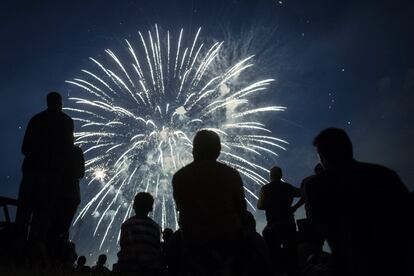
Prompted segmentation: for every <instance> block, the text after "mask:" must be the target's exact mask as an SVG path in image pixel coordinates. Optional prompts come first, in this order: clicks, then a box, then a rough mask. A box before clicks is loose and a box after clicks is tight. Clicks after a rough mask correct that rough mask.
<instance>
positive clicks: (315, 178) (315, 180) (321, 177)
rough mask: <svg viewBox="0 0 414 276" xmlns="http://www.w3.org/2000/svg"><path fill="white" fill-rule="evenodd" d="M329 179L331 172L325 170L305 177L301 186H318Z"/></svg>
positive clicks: (309, 187) (310, 187) (307, 187)
mask: <svg viewBox="0 0 414 276" xmlns="http://www.w3.org/2000/svg"><path fill="white" fill-rule="evenodd" d="M328 180H329V172H328V171H327V170H324V171H322V172H320V173H317V174H314V175H310V176H308V177H306V178H305V179H303V181H302V184H301V187H303V188H305V189H312V188H315V187H317V186H318V185H323V184H324V183H326V182H327V181H328Z"/></svg>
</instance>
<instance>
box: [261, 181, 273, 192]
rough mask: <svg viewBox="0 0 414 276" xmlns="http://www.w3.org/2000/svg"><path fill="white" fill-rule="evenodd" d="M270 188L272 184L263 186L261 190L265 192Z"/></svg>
mask: <svg viewBox="0 0 414 276" xmlns="http://www.w3.org/2000/svg"><path fill="white" fill-rule="evenodd" d="M271 186H272V182H269V183H266V184H264V185H263V186H262V188H261V190H262V192H266V191H267V190H269V189H270V188H271Z"/></svg>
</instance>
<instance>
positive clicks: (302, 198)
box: [292, 163, 323, 213]
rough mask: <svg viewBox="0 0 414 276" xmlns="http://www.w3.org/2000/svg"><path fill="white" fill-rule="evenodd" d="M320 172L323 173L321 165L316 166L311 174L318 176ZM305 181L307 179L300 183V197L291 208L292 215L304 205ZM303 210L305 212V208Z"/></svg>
mask: <svg viewBox="0 0 414 276" xmlns="http://www.w3.org/2000/svg"><path fill="white" fill-rule="evenodd" d="M321 171H323V167H322V165H321V163H318V164H316V166H315V167H314V168H313V172H314V173H315V174H318V173H320V172H321ZM306 180H307V178H305V179H304V180H302V183H301V184H300V193H301V197H300V199H299V200H298V202H296V204H295V205H293V206H292V211H293V213H295V212H296V210H297V209H299V208H300V207H301V206H302V205H304V204H305V196H304V190H305V185H306ZM305 210H306V208H305Z"/></svg>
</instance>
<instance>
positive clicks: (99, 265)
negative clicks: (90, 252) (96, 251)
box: [91, 254, 111, 276]
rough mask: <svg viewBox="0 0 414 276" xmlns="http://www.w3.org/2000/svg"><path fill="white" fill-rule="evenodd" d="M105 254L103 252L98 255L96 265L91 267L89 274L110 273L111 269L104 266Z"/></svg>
mask: <svg viewBox="0 0 414 276" xmlns="http://www.w3.org/2000/svg"><path fill="white" fill-rule="evenodd" d="M106 259H107V257H106V255H105V254H101V255H99V257H98V261H97V262H96V265H94V266H93V267H92V268H91V275H93V276H95V275H106V274H109V273H111V271H110V270H109V268H107V267H106V266H105V264H106Z"/></svg>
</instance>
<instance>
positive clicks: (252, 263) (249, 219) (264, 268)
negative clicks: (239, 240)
mask: <svg viewBox="0 0 414 276" xmlns="http://www.w3.org/2000/svg"><path fill="white" fill-rule="evenodd" d="M246 233H247V239H246V242H247V244H246V245H247V248H248V250H246V253H247V254H246V255H245V258H244V262H245V263H247V264H248V266H247V270H246V271H245V272H246V274H245V275H269V273H270V271H271V267H270V263H271V262H270V254H269V248H268V247H267V245H266V243H265V241H264V239H263V238H262V236H261V235H260V234H259V233H257V231H256V220H255V219H254V216H253V214H252V213H251V212H249V211H247V212H246Z"/></svg>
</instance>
